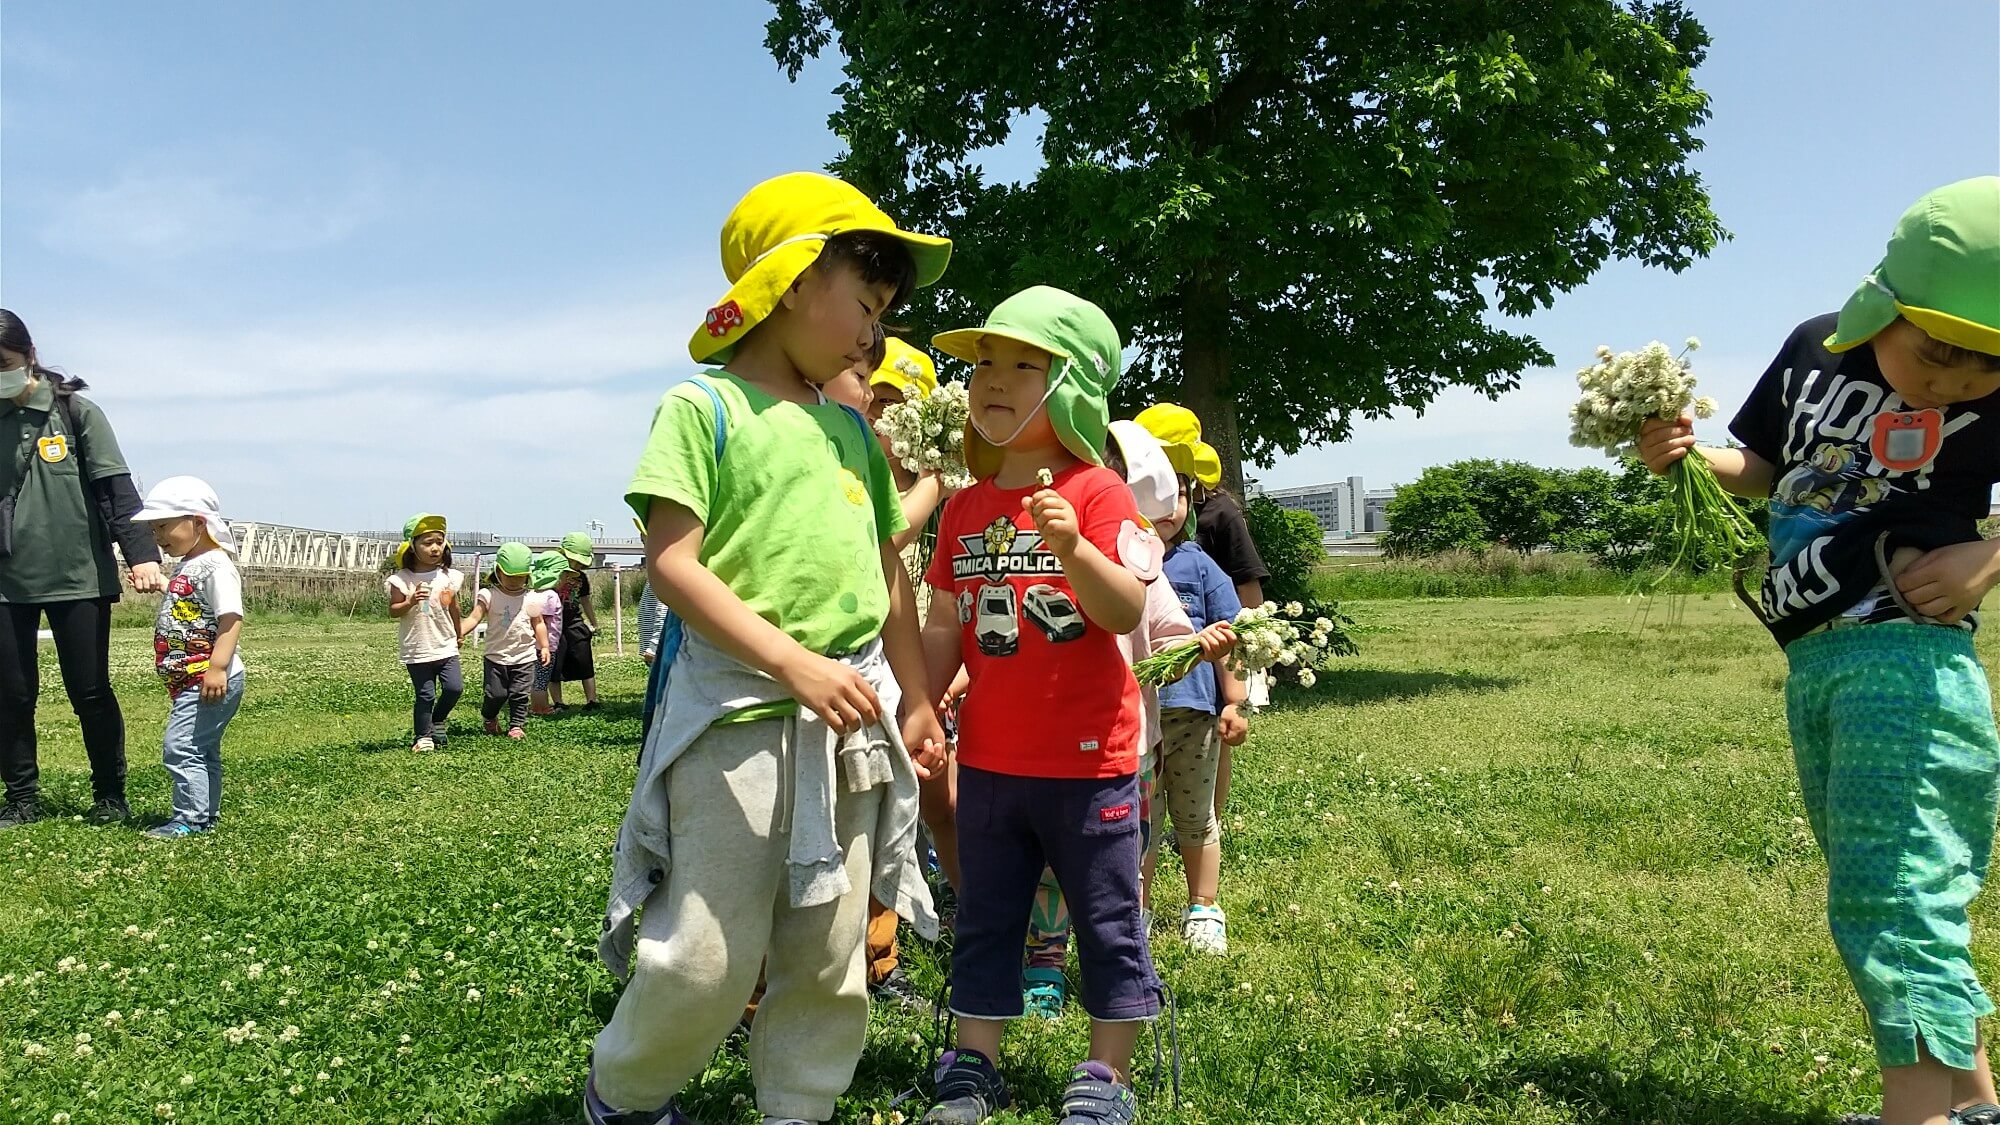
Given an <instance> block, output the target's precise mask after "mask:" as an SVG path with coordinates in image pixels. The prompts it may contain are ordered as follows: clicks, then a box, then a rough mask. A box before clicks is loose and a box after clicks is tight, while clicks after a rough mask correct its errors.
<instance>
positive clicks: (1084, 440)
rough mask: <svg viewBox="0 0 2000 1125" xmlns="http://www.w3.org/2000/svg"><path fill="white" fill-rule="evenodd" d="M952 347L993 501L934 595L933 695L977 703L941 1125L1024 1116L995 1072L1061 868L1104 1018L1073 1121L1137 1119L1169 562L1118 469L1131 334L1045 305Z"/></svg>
mask: <svg viewBox="0 0 2000 1125" xmlns="http://www.w3.org/2000/svg"><path fill="white" fill-rule="evenodd" d="M933 342H934V343H935V344H936V346H937V348H938V350H939V351H942V352H944V353H946V354H948V355H952V356H955V357H957V358H959V359H963V360H966V361H968V362H971V363H973V364H974V365H975V370H974V373H973V377H972V381H971V387H970V398H971V408H972V410H971V418H970V419H969V420H968V425H967V429H966V435H965V452H966V465H967V467H969V468H970V469H971V470H972V473H973V475H974V476H975V477H976V478H978V480H979V483H978V484H975V485H974V486H973V487H971V488H969V489H967V490H966V491H964V492H961V493H959V494H958V495H957V496H955V497H953V498H952V500H951V502H950V504H949V505H947V506H946V508H945V511H944V517H943V522H942V524H941V526H940V528H939V530H938V546H937V555H936V558H935V559H934V560H933V562H932V564H931V569H930V572H929V574H928V575H927V576H926V580H927V582H928V583H929V585H930V586H931V587H932V594H931V609H930V615H929V621H928V623H927V625H926V626H925V629H924V657H925V662H926V667H927V671H928V673H929V676H930V682H931V683H940V684H943V683H950V682H951V681H952V679H953V677H954V676H956V674H957V673H958V670H959V668H960V666H961V665H963V666H964V668H965V670H966V672H967V673H968V675H969V676H970V679H971V685H972V686H971V689H970V691H969V692H968V693H967V695H966V697H965V702H964V703H963V705H962V706H961V708H960V711H959V738H958V782H957V828H958V846H959V847H958V851H959V863H960V867H961V876H962V882H961V883H960V886H959V911H958V924H957V937H956V944H955V946H954V949H953V953H952V979H951V1009H952V1011H953V1012H954V1013H955V1014H956V1015H957V1016H958V1018H959V1022H958V1044H957V1049H956V1050H954V1051H951V1052H948V1053H947V1054H946V1055H945V1057H944V1058H943V1059H942V1060H941V1061H940V1063H939V1066H938V1072H937V1101H936V1104H935V1105H934V1106H933V1107H932V1108H931V1110H930V1112H929V1113H927V1114H926V1115H925V1116H924V1118H923V1120H924V1121H926V1122H932V1123H941V1125H976V1123H977V1122H982V1121H985V1120H987V1119H988V1118H989V1117H991V1116H992V1115H993V1114H994V1113H996V1112H997V1111H999V1110H1001V1109H1004V1108H1006V1106H1007V1105H1008V1104H1009V1101H1010V1098H1009V1096H1008V1093H1007V1084H1006V1083H1005V1082H1004V1081H1003V1080H1002V1079H1001V1077H1000V1075H999V1072H998V1071H997V1070H996V1069H995V1068H994V1063H993V1060H994V1059H996V1058H998V1057H999V1053H1000V1039H1001V1032H1002V1030H1003V1029H1004V1028H1005V1026H1006V1024H1005V1021H1007V1020H1009V1019H1015V1018H1018V1017H1020V1016H1021V1015H1022V1014H1023V1012H1022V1000H1021V948H1022V943H1023V941H1024V940H1025V939H1026V936H1027V929H1028V914H1029V908H1030V906H1031V905H1032V903H1033V901H1034V897H1035V891H1036V887H1037V885H1038V884H1039V883H1040V880H1041V873H1042V867H1043V864H1044V863H1045V862H1046V863H1047V865H1048V866H1050V867H1052V868H1053V869H1054V870H1055V873H1056V879H1057V881H1058V882H1059V883H1061V885H1062V888H1063V891H1064V894H1065V896H1066V897H1067V898H1068V900H1069V904H1070V912H1071V915H1072V917H1073V920H1074V924H1075V927H1076V937H1077V946H1078V951H1079V955H1080V960H1081V962H1082V967H1083V1006H1084V1009H1085V1010H1086V1011H1088V1012H1089V1013H1090V1015H1091V1033H1090V1058H1089V1059H1088V1060H1086V1061H1085V1062H1083V1063H1082V1064H1080V1065H1079V1066H1077V1067H1076V1068H1075V1070H1073V1071H1072V1072H1071V1074H1070V1083H1069V1087H1068V1089H1067V1090H1066V1091H1065V1093H1064V1097H1063V1118H1062V1120H1063V1122H1064V1123H1065V1125H1092V1123H1098V1122H1103V1123H1124V1122H1130V1121H1134V1120H1136V1119H1137V1109H1136V1106H1135V1104H1134V1101H1133V1097H1132V1091H1131V1087H1130V1078H1129V1075H1128V1074H1127V1070H1128V1068H1129V1067H1130V1065H1131V1058H1132V1047H1133V1045H1134V1043H1135V1042H1136V1041H1137V1039H1138V1033H1139V1026H1140V1024H1141V1023H1142V1022H1144V1021H1146V1020H1149V1019H1151V1018H1152V1017H1153V1016H1154V1015H1156V1014H1157V1013H1158V1012H1159V980H1158V978H1157V977H1156V976H1155V975H1154V973H1153V964H1152V959H1151V957H1150V956H1149V954H1148V953H1147V949H1146V932H1145V928H1144V925H1143V924H1142V922H1141V920H1140V915H1139V853H1140V848H1141V843H1140V820H1141V816H1140V812H1139V777H1138V773H1139V685H1138V682H1137V681H1135V680H1134V679H1133V678H1132V670H1131V667H1130V666H1129V665H1128V664H1127V663H1126V662H1125V658H1124V656H1123V655H1122V654H1121V653H1120V651H1119V648H1118V637H1119V636H1120V635H1121V634H1124V633H1128V632H1130V631H1132V630H1133V629H1134V628H1136V627H1137V626H1138V624H1139V621H1140V618H1141V615H1142V613H1143V609H1144V605H1145V586H1144V584H1143V583H1142V582H1141V581H1140V579H1139V578H1138V576H1137V575H1136V574H1135V573H1134V569H1133V568H1137V569H1140V570H1144V569H1145V568H1146V567H1147V565H1148V564H1149V563H1155V562H1157V552H1156V551H1155V552H1154V553H1153V554H1152V555H1151V557H1150V558H1148V557H1146V554H1147V552H1146V550H1145V547H1144V545H1143V544H1144V540H1145V539H1146V537H1145V536H1143V535H1142V534H1141V532H1140V520H1139V511H1138V508H1137V506H1136V504H1135V503H1134V501H1133V499H1132V492H1131V490H1130V489H1129V488H1127V487H1126V485H1125V481H1124V480H1123V478H1121V477H1120V476H1119V475H1118V474H1116V473H1114V472H1112V471H1111V470H1109V469H1106V468H1104V467H1103V464H1102V461H1101V458H1102V453H1101V450H1102V449H1103V448H1104V438H1105V431H1106V429H1107V427H1108V425H1109V410H1108V408H1107V405H1106V402H1107V399H1108V398H1109V395H1110V392H1111V388H1112V387H1113V386H1114V385H1115V384H1116V383H1117V381H1118V373H1119V355H1120V351H1121V346H1120V343H1119V339H1118V331H1117V329H1116V328H1114V327H1112V324H1111V321H1110V318H1108V317H1106V316H1105V315H1104V312H1103V310H1102V309H1099V308H1098V307H1097V306H1096V305H1093V304H1091V303H1090V302H1089V301H1085V300H1083V299H1082V298H1080V297H1076V296H1074V295H1072V294H1069V293H1065V292H1063V291H1062V290H1060V289H1051V288H1048V287H1046V286H1037V287H1035V288H1032V289H1028V290H1025V291H1023V292H1021V293H1017V294H1015V295H1014V296H1012V297H1009V298H1008V299H1007V300H1005V301H1003V302H1001V304H1000V306H999V307H998V308H996V309H994V310H993V314H992V315H991V316H990V317H988V318H987V322H986V324H985V325H984V326H983V327H980V328H969V329H961V330H959V331H955V332H947V333H944V334H943V335H941V336H938V337H937V338H936V339H935V340H934V341H933ZM1128 552H1129V553H1131V555H1132V557H1131V558H1129V559H1128V558H1127V557H1126V555H1127V553H1128ZM1128 564H1130V565H1129V566H1128Z"/></svg>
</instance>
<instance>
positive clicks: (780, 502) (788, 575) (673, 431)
mask: <svg viewBox="0 0 2000 1125" xmlns="http://www.w3.org/2000/svg"><path fill="white" fill-rule="evenodd" d="M702 378H704V379H706V380H707V382H708V384H709V385H710V386H712V387H714V388H715V391H716V393H717V394H718V395H720V396H721V398H722V403H723V409H724V412H725V413H726V415H727V419H728V421H727V427H728V430H727V436H726V446H725V449H724V452H723V455H722V464H721V465H720V466H718V465H717V464H716V461H715V404H714V403H713V402H711V401H710V400H709V397H708V395H707V393H706V392H704V391H703V390H702V389H701V388H700V387H698V386H695V385H693V384H692V383H682V384H680V385H679V386H676V387H674V388H673V389H672V390H670V391H668V392H667V394H666V397H664V398H662V399H661V400H660V406H659V409H658V410H657V411H655V412H654V414H653V432H652V436H651V437H649V438H647V440H646V451H645V452H644V453H643V454H641V455H640V457H639V469H638V471H637V472H636V473H634V474H633V476H632V484H631V487H630V488H629V489H627V491H626V497H625V499H626V502H627V503H629V504H631V505H632V510H633V511H635V512H637V513H638V514H639V519H640V521H641V522H644V520H645V519H646V517H647V515H648V514H649V512H650V511H651V509H652V502H653V499H654V498H655V497H663V498H665V499H668V500H671V501H673V502H674V503H676V504H679V505H681V506H682V507H684V508H686V509H688V511H690V512H693V513H694V515H695V518H697V519H699V520H700V521H701V523H702V545H701V562H702V565H703V566H706V567H707V568H708V569H709V570H710V571H712V572H713V573H714V574H715V576H716V577H717V578H720V579H722V581H723V582H724V583H726V584H727V585H728V586H729V588H730V590H731V591H733V592H734V593H735V594H736V596H737V597H739V598H741V599H743V603H744V604H745V605H747V606H749V607H750V608H751V610H753V611H754V612H755V613H756V614H757V615H758V616H759V617H762V618H763V619H764V620H766V621H769V622H770V623H771V624H773V625H776V626H777V627H778V628H780V629H783V630H784V631H785V632H786V633H787V634H789V635H790V636H791V638H792V639H793V640H796V641H798V642H799V643H800V644H801V645H804V646H805V647H806V648H808V649H811V650H812V651H814V652H818V653H824V654H828V655H834V654H839V653H846V652H852V651H854V650H856V649H858V648H860V647H862V646H863V645H865V644H867V643H868V642H869V641H872V640H874V639H875V638H876V637H877V636H879V635H880V634H881V632H882V626H883V623H884V622H886V621H887V620H888V619H889V590H888V586H887V585H886V584H885V583H884V582H883V577H882V554H881V548H882V544H883V543H885V542H887V541H888V540H889V539H890V538H891V537H893V536H894V535H895V534H896V533H897V532H900V531H902V530H904V529H905V528H906V527H908V526H909V525H908V523H907V522H905V520H904V519H903V505H902V501H901V498H900V497H898V496H897V494H896V483H895V478H894V477H893V476H892V475H891V474H890V472H889V460H888V458H887V457H885V456H883V454H882V446H881V444H880V443H879V442H877V441H876V440H875V436H874V435H873V434H872V433H869V432H868V430H867V428H866V423H864V422H863V421H862V420H861V419H860V418H858V417H857V416H856V415H855V414H853V413H852V412H850V411H849V410H848V409H847V408H846V407H844V406H840V405H838V404H836V403H825V404H823V405H817V406H805V405H801V404H799V403H795V402H787V401H785V400H783V399H776V398H772V397H771V396H770V395H767V394H765V393H764V392H762V391H760V390H758V389H756V388H755V387H752V386H750V385H749V384H747V383H744V382H743V381H741V380H739V379H737V378H736V377H734V376H732V375H730V374H728V373H727V372H723V371H708V372H705V373H703V376H702Z"/></svg>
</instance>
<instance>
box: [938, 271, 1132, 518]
mask: <svg viewBox="0 0 2000 1125" xmlns="http://www.w3.org/2000/svg"><path fill="white" fill-rule="evenodd" d="M982 336H1001V337H1004V338H1006V339H1009V340H1016V341H1019V342H1020V343H1023V344H1029V345H1032V346H1034V347H1037V348H1040V349H1042V350H1043V351H1045V352H1048V353H1049V354H1050V355H1053V356H1055V357H1056V359H1057V360H1058V361H1059V362H1057V363H1056V364H1055V365H1054V366H1053V368H1052V369H1051V370H1050V372H1049V386H1050V392H1049V397H1048V400H1047V409H1048V412H1049V422H1050V423H1051V424H1052V425H1054V426H1055V431H1056V437H1057V438H1058V439H1060V440H1061V441H1062V443H1063V448H1065V449H1067V450H1069V451H1070V453H1071V454H1072V455H1074V456H1075V457H1076V459H1077V460H1079V461H1083V462H1085V463H1087V464H1091V465H1102V464H1104V436H1105V433H1106V432H1107V431H1108V430H1109V428H1110V426H1111V405H1110V402H1111V388H1113V387H1115V386H1117V385H1118V374H1119V371H1120V367H1121V361H1122V358H1123V352H1124V350H1125V349H1124V345H1123V344H1122V343H1121V342H1120V341H1119V339H1118V329H1117V328H1116V327H1114V326H1113V325H1112V323H1111V318H1110V317H1108V316H1106V315H1104V310H1103V309H1100V308H1098V307H1097V306H1096V305H1093V304H1091V303H1090V302H1089V301H1086V300H1084V299H1083V298H1082V297H1079V296H1077V295H1076V294H1074V293H1065V292H1063V291H1062V290H1060V289H1056V288H1053V287H1051V286H1047V285H1037V286H1035V287H1033V288H1031V289H1023V290H1021V291H1020V292H1019V293H1016V294H1014V295H1013V296H1012V297H1009V298H1007V299H1006V300H1004V301H1002V302H1000V304H999V305H998V306H997V307H995V308H994V310H993V312H992V314H991V315H989V316H988V317H987V318H986V323H985V324H983V325H981V326H980V327H978V328H959V329H954V330H953V331H950V332H944V333H940V334H939V335H937V336H935V337H932V339H931V343H932V345H933V346H935V347H936V348H937V350H939V351H941V352H943V353H944V354H946V355H948V356H951V357H953V358H955V359H962V360H964V361H966V362H967V363H977V362H979V339H980V337H982ZM965 467H966V468H967V469H970V470H971V471H972V475H973V476H974V477H976V478H978V479H980V480H985V479H986V478H987V477H990V476H992V475H993V474H994V473H996V472H999V471H1000V450H999V449H998V448H996V447H995V446H994V445H993V443H992V442H989V441H987V440H986V439H985V438H984V437H981V436H980V434H979V431H978V430H977V429H974V428H973V427H972V425H971V423H969V422H968V423H967V424H966V428H965Z"/></svg>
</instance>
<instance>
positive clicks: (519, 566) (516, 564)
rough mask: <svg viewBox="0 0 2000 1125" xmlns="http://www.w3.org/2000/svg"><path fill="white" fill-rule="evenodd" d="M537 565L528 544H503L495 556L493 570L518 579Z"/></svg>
mask: <svg viewBox="0 0 2000 1125" xmlns="http://www.w3.org/2000/svg"><path fill="white" fill-rule="evenodd" d="M534 565H535V557H534V553H533V552H531V551H529V550H528V545H527V544H526V543H502V544H501V545H500V549H499V550H498V551H496V552H494V554H493V569H494V570H495V571H496V572H498V573H500V574H506V575H512V576H514V577H516V578H518V577H521V576H522V575H525V574H527V573H528V572H529V570H530V569H532V568H533V567H534Z"/></svg>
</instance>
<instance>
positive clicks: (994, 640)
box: [973, 582, 1021, 656]
mask: <svg viewBox="0 0 2000 1125" xmlns="http://www.w3.org/2000/svg"><path fill="white" fill-rule="evenodd" d="M977 603H978V607H979V612H978V625H977V627H976V628H975V629H974V632H973V636H974V637H976V638H977V639H978V641H979V651H980V652H982V653H984V654H986V655H987V656H1012V655H1014V654H1015V653H1017V652H1019V651H1021V624H1020V621H1019V620H1018V619H1017V618H1016V616H1015V613H1016V608H1015V604H1014V587H1012V586H1009V585H1007V584H1006V583H1004V582H1003V583H999V584H997V585H996V584H993V583H987V584H986V585H983V586H981V587H980V588H979V593H978V595H977Z"/></svg>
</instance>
